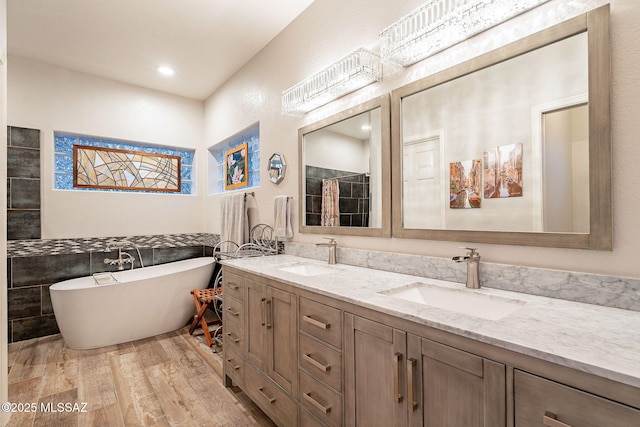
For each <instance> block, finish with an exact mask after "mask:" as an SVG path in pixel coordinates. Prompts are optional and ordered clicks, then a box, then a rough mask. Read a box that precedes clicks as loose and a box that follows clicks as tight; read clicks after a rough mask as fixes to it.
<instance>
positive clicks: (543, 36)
mask: <svg viewBox="0 0 640 427" xmlns="http://www.w3.org/2000/svg"><path fill="white" fill-rule="evenodd" d="M585 31H586V32H587V39H588V41H587V50H588V100H589V103H588V110H589V111H588V123H589V190H590V201H589V232H588V233H582V234H578V233H557V232H530V231H522V232H520V231H485V230H457V229H456V230H447V229H417V228H412V229H409V228H404V227H403V212H402V187H403V186H402V171H403V165H402V145H403V135H402V116H401V114H402V100H403V98H405V97H407V96H410V95H413V94H416V93H418V92H421V91H424V90H426V89H428V88H431V87H434V86H437V85H439V84H442V83H445V82H448V81H451V80H454V79H456V78H458V77H461V76H464V75H467V74H471V73H473V72H475V71H479V70H482V69H484V68H487V67H490V66H492V65H495V64H498V63H500V62H503V61H506V60H508V59H510V58H514V57H516V56H519V55H522V54H524V53H527V52H530V51H533V50H535V49H538V48H541V47H543V46H546V45H549V44H552V43H554V42H557V41H560V40H563V39H566V38H568V37H571V36H573V35H577V34H580V33H583V32H585ZM609 48H610V46H609V5H605V6H602V7H600V8H598V9H595V10H592V11H590V12H587V13H585V14H582V15H579V16H577V17H575V18H572V19H569V20H567V21H565V22H562V23H560V24H557V25H554V26H552V27H550V28H548V29H545V30H542V31H540V32H538V33H535V34H533V35H531V36H528V37H526V38H523V39H521V40H518V41H515V42H513V43H510V44H507V45H505V46H503V47H500V48H498V49H495V50H493V51H490V52H488V53H486V54H483V55H480V56H478V57H476V58H473V59H471V60H468V61H466V62H463V63H461V64H458V65H456V66H453V67H451V68H449V69H446V70H444V71H441V72H438V73H436V74H434V75H431V76H429V77H426V78H423V79H421V80H419V81H416V82H413V83H410V84H408V85H406V86H403V87H401V88H398V89H396V90H394V91H393V92H392V94H391V128H392V192H393V204H392V219H393V224H392V230H393V231H392V234H393V237H401V238H413V239H429V240H447V241H458V242H471V243H495V244H509V245H525V246H543V247H559V248H576V249H577V248H581V249H597V250H611V248H612V203H611V127H610V80H611V72H610V62H611V60H610V52H609Z"/></svg>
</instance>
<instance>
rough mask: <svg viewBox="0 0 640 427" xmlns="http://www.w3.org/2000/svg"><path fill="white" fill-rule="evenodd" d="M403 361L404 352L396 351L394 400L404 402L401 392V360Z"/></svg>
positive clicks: (394, 356) (394, 361)
mask: <svg viewBox="0 0 640 427" xmlns="http://www.w3.org/2000/svg"><path fill="white" fill-rule="evenodd" d="M401 361H402V353H396V354H394V355H393V367H394V369H393V401H394V402H396V403H400V402H402V393H400V375H402V372H400V369H402V368H401V367H400V362H401Z"/></svg>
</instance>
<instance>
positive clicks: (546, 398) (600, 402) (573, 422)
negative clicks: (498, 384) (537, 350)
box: [514, 371, 640, 427]
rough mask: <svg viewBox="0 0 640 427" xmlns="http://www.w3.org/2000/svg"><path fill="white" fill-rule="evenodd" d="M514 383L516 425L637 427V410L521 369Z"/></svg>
mask: <svg viewBox="0 0 640 427" xmlns="http://www.w3.org/2000/svg"><path fill="white" fill-rule="evenodd" d="M514 382H515V384H514V393H515V419H516V423H515V425H516V427H528V426H536V427H537V426H549V427H556V426H557V427H560V426H565V425H566V426H570V427H601V426H607V427H629V426H640V410H637V409H633V408H630V407H629V406H626V405H621V404H619V403H616V402H613V401H611V400H608V399H604V398H602V397H598V396H595V395H593V394H590V393H586V392H583V391H580V390H577V389H574V388H571V387H568V386H565V385H562V384H558V383H555V382H553V381H549V380H546V379H543V378H540V377H536V376H534V375H531V374H527V373H525V372H521V371H515V375H514ZM545 414H546V418H545ZM554 417H557V421H559V422H560V423H558V422H554V420H553V419H552V418H554ZM561 423H563V424H561Z"/></svg>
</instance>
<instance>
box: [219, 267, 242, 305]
mask: <svg viewBox="0 0 640 427" xmlns="http://www.w3.org/2000/svg"><path fill="white" fill-rule="evenodd" d="M223 280H224V287H223V292H224V295H225V296H230V297H231V298H235V299H236V300H238V301H244V282H243V279H242V277H241V276H238V275H237V274H233V273H230V272H229V271H226V270H225V272H224V275H223Z"/></svg>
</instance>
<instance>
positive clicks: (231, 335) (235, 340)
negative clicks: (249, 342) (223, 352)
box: [227, 332, 240, 344]
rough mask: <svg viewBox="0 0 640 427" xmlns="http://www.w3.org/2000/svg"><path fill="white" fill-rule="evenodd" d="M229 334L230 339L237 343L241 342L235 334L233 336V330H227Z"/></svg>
mask: <svg viewBox="0 0 640 427" xmlns="http://www.w3.org/2000/svg"><path fill="white" fill-rule="evenodd" d="M227 336H228V337H229V339H230V340H231V341H233V342H234V343H236V344H238V343H239V342H240V338H234V336H233V334H232V333H231V332H227Z"/></svg>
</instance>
